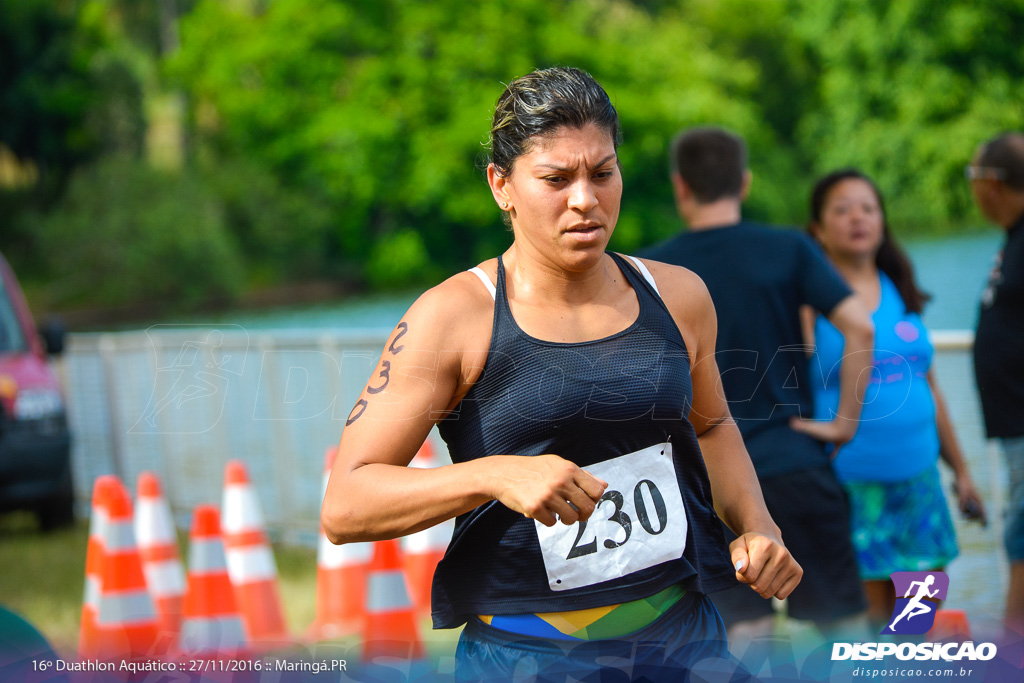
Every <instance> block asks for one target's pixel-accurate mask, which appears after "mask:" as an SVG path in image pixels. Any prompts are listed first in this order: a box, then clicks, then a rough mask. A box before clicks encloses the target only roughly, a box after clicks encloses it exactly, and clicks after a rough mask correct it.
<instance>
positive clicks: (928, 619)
mask: <svg viewBox="0 0 1024 683" xmlns="http://www.w3.org/2000/svg"><path fill="white" fill-rule="evenodd" d="M889 576H890V578H891V579H892V585H893V586H895V588H896V607H895V609H893V611H892V618H891V619H890V620H889V624H888V626H886V627H885V628H884V629H882V631H881V634H882V635H892V634H901V635H915V634H921V633H925V632H927V631H928V629H930V628H931V627H932V624H933V623H934V622H935V610H937V609H938V607H939V605H938V603H937V602H931V601H932V600H945V599H946V593H947V592H948V591H949V577H948V576H946V574H945V572H893V573H892V574H890V575H889Z"/></svg>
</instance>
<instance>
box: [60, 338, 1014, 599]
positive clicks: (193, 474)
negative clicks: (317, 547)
mask: <svg viewBox="0 0 1024 683" xmlns="http://www.w3.org/2000/svg"><path fill="white" fill-rule="evenodd" d="M387 335H388V331H387V330H354V331H345V332H341V331H330V332H323V333H320V332H308V331H295V332H291V331H277V330H275V331H259V332H252V333H250V332H248V331H246V330H245V329H243V328H241V327H239V326H235V325H222V326H213V327H210V326H203V327H199V326H196V327H188V326H180V325H177V326H156V327H153V328H150V329H148V330H146V331H142V332H121V333H109V334H106V333H105V334H75V335H71V336H70V338H69V340H68V348H67V351H66V353H65V355H64V356H63V357H62V358H61V360H60V361H59V371H60V372H61V374H62V378H63V380H64V386H65V387H66V390H67V393H68V411H69V417H70V422H71V428H72V430H73V437H74V446H73V452H72V462H73V467H74V476H75V489H76V494H77V497H78V499H79V503H80V506H82V507H83V508H84V507H85V506H86V505H87V501H88V499H89V497H90V495H91V487H92V482H93V480H94V479H95V478H96V477H97V476H98V475H101V474H108V473H114V474H117V475H119V476H121V477H122V479H123V480H124V481H125V482H126V483H127V484H128V485H129V486H133V485H134V482H135V480H136V478H137V476H138V474H139V473H140V472H142V471H143V470H153V471H155V472H157V473H158V474H159V475H160V476H161V477H162V479H163V482H164V485H165V488H166V493H167V495H168V498H169V500H170V502H171V505H172V508H173V509H174V511H175V516H176V518H177V522H178V524H179V526H182V527H187V524H188V517H189V514H190V511H191V510H192V508H193V507H194V506H195V505H197V504H199V503H209V502H214V503H216V502H219V501H220V497H221V486H222V477H223V471H224V465H225V463H226V462H227V461H228V460H230V459H232V458H240V459H242V460H244V461H245V463H246V464H247V465H248V467H249V470H250V474H251V476H252V480H253V483H254V485H255V486H256V488H257V491H258V493H259V497H260V501H261V504H262V507H263V512H264V516H265V517H266V521H267V525H268V530H269V531H270V533H271V535H272V536H273V537H275V538H277V539H280V540H284V541H286V542H293V543H309V544H311V543H314V542H315V540H316V537H317V533H318V520H319V510H320V502H321V500H320V499H321V486H322V464H323V453H324V450H325V448H326V447H328V446H330V445H333V444H336V443H337V441H338V438H339V436H340V434H341V429H342V427H343V425H344V423H345V420H346V418H347V417H348V415H349V411H350V410H351V408H352V406H353V404H354V403H355V401H356V400H357V398H358V396H359V393H360V391H361V390H362V388H363V386H364V384H365V382H366V380H367V378H368V377H369V376H370V373H371V371H372V370H373V368H374V367H375V365H376V362H377V359H378V357H379V355H380V350H381V348H383V345H384V343H385V341H386V338H387ZM933 339H934V341H935V345H936V351H937V353H936V357H935V363H934V367H935V370H936V373H937V376H938V378H939V382H940V385H941V386H942V389H943V392H944V394H945V396H946V399H947V402H948V403H949V407H950V412H951V414H952V416H953V420H954V423H955V425H956V428H957V433H958V435H959V438H960V440H961V443H962V445H963V447H964V451H965V453H966V454H967V457H968V460H969V463H970V466H971V470H972V473H973V476H974V479H975V481H976V482H977V484H978V486H979V487H980V489H981V491H982V495H983V496H984V498H985V501H986V503H987V504H988V507H989V518H990V524H989V526H988V527H987V528H981V527H980V526H979V525H977V524H965V523H964V522H963V521H962V520H960V519H959V517H958V516H957V517H956V524H957V531H958V534H959V539H960V544H961V549H962V554H961V557H960V558H958V559H957V560H956V561H954V562H953V564H952V565H951V567H950V568H949V573H950V578H951V588H950V590H951V592H950V602H964V603H965V604H968V605H969V606H970V607H969V612H973V613H974V614H975V615H981V616H983V617H985V618H989V617H992V616H995V615H998V614H999V613H1000V612H1001V611H1002V601H1003V599H1004V598H1003V590H1004V586H1005V583H1006V563H1005V557H1004V556H1003V555H1002V552H1003V551H1002V544H1001V542H1000V538H1001V533H1002V523H1001V511H1002V508H1003V505H1004V503H1003V496H1004V491H1003V482H1004V481H1005V473H1004V470H1003V463H1002V460H1001V458H1000V457H999V456H998V453H997V452H996V450H995V447H994V446H992V445H991V444H988V443H986V441H985V439H984V432H983V429H982V425H981V413H980V409H979V406H978V399H977V394H976V390H975V387H974V379H973V373H972V369H971V358H970V347H971V343H972V341H973V339H972V335H971V334H970V333H969V332H937V333H934V334H933ZM431 438H432V439H433V440H434V445H435V452H436V453H438V454H440V457H441V459H442V462H443V461H444V460H445V459H446V458H447V450H446V449H445V447H444V444H443V442H442V441H441V440H440V439H439V438H438V437H437V434H436V431H435V432H434V433H432V435H431ZM943 479H944V482H945V486H946V490H947V493H948V492H949V472H948V470H946V468H943ZM951 502H952V500H951ZM954 509H955V507H954Z"/></svg>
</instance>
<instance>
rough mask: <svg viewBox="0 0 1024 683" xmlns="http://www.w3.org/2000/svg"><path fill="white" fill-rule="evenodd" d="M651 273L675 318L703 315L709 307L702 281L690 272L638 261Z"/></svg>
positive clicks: (709, 297) (709, 296)
mask: <svg viewBox="0 0 1024 683" xmlns="http://www.w3.org/2000/svg"><path fill="white" fill-rule="evenodd" d="M640 260H641V261H643V263H644V265H645V266H647V269H648V270H649V271H651V276H653V277H654V282H655V283H656V284H657V285H658V291H659V293H660V294H661V298H662V300H663V301H664V302H665V305H666V306H668V309H669V310H670V311H672V314H673V315H675V316H679V315H687V316H688V315H704V314H706V311H707V307H708V306H709V305H711V294H710V293H709V292H708V288H707V285H705V284H704V280H702V279H701V278H700V276H699V275H697V274H696V273H694V272H693V271H692V270H689V269H687V268H683V267H682V266H673V265H670V264H668V263H662V262H661V261H652V260H651V259H640Z"/></svg>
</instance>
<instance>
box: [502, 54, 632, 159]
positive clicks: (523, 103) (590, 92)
mask: <svg viewBox="0 0 1024 683" xmlns="http://www.w3.org/2000/svg"><path fill="white" fill-rule="evenodd" d="M591 123H592V124H595V125H597V126H598V127H600V128H603V129H604V130H606V131H608V134H609V135H610V136H611V138H612V144H614V145H615V147H616V148H618V146H619V142H620V141H621V140H620V133H619V115H618V113H617V112H616V111H615V107H614V106H612V103H611V100H610V99H609V98H608V93H606V92H605V91H604V88H602V87H601V86H600V84H598V82H597V81H595V80H594V78H593V77H592V76H591V75H590V74H588V73H587V72H585V71H581V70H580V69H575V68H572V67H554V68H551V69H539V70H537V71H534V72H532V73H528V74H526V75H525V76H522V77H520V78H517V79H515V80H514V81H512V82H511V83H509V84H508V86H507V87H506V88H505V91H504V92H503V93H501V96H500V97H499V98H498V102H497V104H496V105H495V107H494V118H493V120H492V123H491V134H490V155H489V157H488V161H489V162H490V163H493V164H494V166H495V168H496V169H497V171H498V174H499V175H502V176H507V175H509V174H510V173H512V168H513V166H514V165H515V161H516V159H518V158H519V157H520V156H522V155H523V154H526V153H528V152H529V151H530V148H531V146H532V144H533V140H534V139H535V138H537V137H543V136H546V135H551V134H552V133H554V132H555V131H556V130H558V129H559V128H562V127H569V128H583V127H584V126H586V125H587V124H591Z"/></svg>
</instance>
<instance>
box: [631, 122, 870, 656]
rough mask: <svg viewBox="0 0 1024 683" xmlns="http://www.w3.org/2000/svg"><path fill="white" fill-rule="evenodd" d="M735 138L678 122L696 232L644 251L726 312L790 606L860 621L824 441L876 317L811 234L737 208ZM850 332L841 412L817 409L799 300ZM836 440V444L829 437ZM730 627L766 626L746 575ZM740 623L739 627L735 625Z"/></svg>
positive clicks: (685, 195)
mask: <svg viewBox="0 0 1024 683" xmlns="http://www.w3.org/2000/svg"><path fill="white" fill-rule="evenodd" d="M746 156H747V153H746V146H745V144H744V142H743V140H742V139H741V138H739V137H738V136H736V135H733V134H732V133H729V132H727V131H724V130H721V129H717V128H698V129H692V130H688V131H684V132H683V133H682V134H680V135H679V136H678V137H677V138H676V140H675V141H674V143H673V146H672V155H671V157H672V158H671V161H672V185H673V189H674V192H675V199H676V206H677V208H678V210H679V213H680V215H681V216H682V217H683V219H684V220H685V221H686V223H687V224H688V226H689V228H690V229H689V231H688V232H683V233H680V234H679V235H677V236H676V237H674V238H672V239H670V240H668V241H667V242H664V243H662V244H659V245H657V246H655V247H653V248H651V249H648V250H647V251H645V252H643V253H641V255H642V256H646V257H648V258H651V259H654V260H658V261H663V262H666V263H671V264H675V265H679V266H684V267H686V268H689V269H690V270H692V271H693V272H695V273H697V275H699V276H700V277H701V278H702V279H703V280H704V282H705V284H706V285H707V287H708V290H709V291H710V292H711V298H712V301H713V302H714V304H715V309H716V311H717V314H718V341H717V349H716V359H717V362H718V366H719V369H720V371H721V374H722V384H723V387H724V390H725V395H726V399H727V401H728V403H729V408H730V410H731V412H732V416H733V418H734V419H735V420H736V422H737V424H738V425H739V428H740V431H741V433H742V434H743V440H744V442H745V444H746V447H747V450H748V451H749V453H750V458H751V460H752V461H753V464H754V468H755V470H756V471H757V475H758V479H759V480H760V482H761V487H762V490H763V493H764V498H765V502H766V503H767V505H768V510H769V512H770V513H771V515H772V518H773V519H774V520H775V522H776V524H778V525H779V528H780V529H781V530H782V536H783V542H784V543H785V544H786V546H787V547H788V548H789V550H790V552H791V553H792V554H793V557H794V558H796V560H797V561H798V562H799V563H800V565H801V566H802V567H803V568H804V578H803V581H802V582H801V584H800V585H799V586H798V587H797V589H796V590H795V591H794V592H793V594H792V595H791V596H790V598H789V602H788V613H789V616H791V617H793V618H797V619H811V620H813V621H814V622H815V624H816V625H817V626H818V627H819V629H821V630H822V631H823V632H826V633H834V632H835V630H836V629H841V628H844V627H849V626H851V625H852V624H856V625H857V626H858V627H859V626H860V624H861V623H862V622H861V621H860V620H859V619H857V620H855V619H854V617H859V616H860V615H861V614H862V612H863V610H864V609H865V606H866V605H865V601H864V597H863V593H862V588H861V582H860V578H859V576H858V573H857V564H856V556H855V553H854V550H853V546H852V543H851V540H850V526H849V509H848V504H847V501H846V496H845V493H844V491H843V489H842V487H841V485H840V484H839V482H838V481H837V480H836V478H835V475H834V474H833V472H832V468H831V465H830V462H829V456H828V455H827V453H826V446H825V445H826V443H833V444H836V445H837V446H838V445H841V444H842V443H844V442H846V441H848V440H849V439H850V438H852V436H853V434H854V432H855V431H856V427H857V419H858V418H859V416H860V407H861V398H862V397H863V392H864V388H865V387H864V385H863V383H862V385H861V386H859V387H858V382H857V379H858V377H860V376H861V373H864V374H863V376H864V377H868V376H869V374H868V373H866V372H865V371H866V370H869V369H870V368H871V361H872V354H871V347H872V340H873V326H872V323H871V319H870V316H869V315H868V312H867V311H866V310H865V308H864V306H863V305H862V304H861V303H860V302H859V301H858V300H857V299H856V297H854V296H852V293H851V291H850V289H849V288H848V287H847V286H846V284H845V283H844V282H843V281H842V280H841V279H840V277H839V276H838V275H837V274H836V273H835V271H834V270H833V268H832V266H831V265H829V264H828V262H827V261H826V260H825V258H824V256H823V255H822V254H821V252H820V250H819V249H818V248H817V246H816V245H814V244H813V242H811V241H810V239H809V238H808V237H806V236H805V235H803V234H802V233H799V232H796V231H786V230H776V229H772V228H768V227H766V226H761V225H757V224H754V223H750V222H747V221H744V220H742V217H741V204H742V202H743V200H744V199H746V197H747V192H748V190H749V188H750V182H751V175H750V172H749V171H748V170H747V165H746V164H747V160H746ZM803 305H809V306H811V307H812V308H814V309H815V310H817V311H819V312H821V313H822V314H823V315H825V316H827V317H828V319H829V320H830V321H831V322H832V323H833V324H834V325H835V326H836V327H837V328H838V329H839V331H840V332H842V334H843V337H844V339H845V343H846V346H845V348H846V350H847V353H846V354H845V357H844V360H843V363H842V365H841V367H840V381H841V392H842V393H841V400H840V405H839V414H838V415H837V416H836V417H835V419H833V420H832V421H828V422H812V421H810V418H811V416H812V415H813V409H812V403H811V401H812V398H811V387H810V383H809V382H808V381H807V372H808V360H807V358H808V353H807V349H806V347H805V346H804V344H803V338H802V334H801V328H800V307H801V306H803ZM833 453H834V451H833ZM713 601H714V603H715V605H716V606H717V607H718V608H719V611H720V612H721V613H722V617H723V619H724V620H725V623H726V626H727V627H729V629H730V632H731V634H732V635H734V636H737V637H740V638H749V637H754V636H758V635H763V634H766V633H769V632H770V630H771V624H772V621H773V618H772V615H773V610H772V606H771V603H770V602H769V601H767V600H763V599H762V598H761V597H760V596H759V595H758V594H757V593H755V592H753V591H751V590H750V589H749V588H748V587H747V586H742V585H738V586H736V587H735V588H733V589H730V590H727V591H723V592H721V593H717V594H716V595H715V596H714V597H713ZM738 624H742V626H740V628H739V629H737V628H734V627H735V626H736V625H738Z"/></svg>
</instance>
